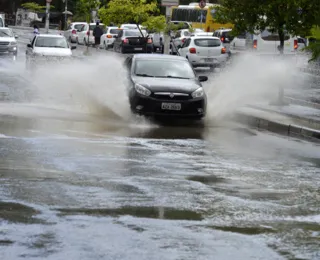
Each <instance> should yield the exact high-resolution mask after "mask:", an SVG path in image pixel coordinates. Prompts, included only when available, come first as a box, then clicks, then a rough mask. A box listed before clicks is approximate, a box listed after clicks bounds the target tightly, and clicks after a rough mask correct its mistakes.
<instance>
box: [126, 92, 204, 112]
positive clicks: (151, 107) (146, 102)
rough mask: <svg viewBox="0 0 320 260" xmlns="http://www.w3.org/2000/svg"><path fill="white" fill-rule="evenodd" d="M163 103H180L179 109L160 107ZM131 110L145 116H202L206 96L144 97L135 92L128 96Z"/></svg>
mask: <svg viewBox="0 0 320 260" xmlns="http://www.w3.org/2000/svg"><path fill="white" fill-rule="evenodd" d="M163 103H169V104H172V103H174V104H180V105H181V109H180V110H168V109H162V104H163ZM130 105H131V108H132V111H133V112H134V113H137V114H141V115H145V116H164V117H178V118H202V117H204V116H205V115H206V107H207V100H206V97H203V98H198V99H190V100H165V99H163V100H162V99H155V98H152V97H145V96H141V95H139V94H137V93H135V94H134V95H133V96H132V97H131V98H130Z"/></svg>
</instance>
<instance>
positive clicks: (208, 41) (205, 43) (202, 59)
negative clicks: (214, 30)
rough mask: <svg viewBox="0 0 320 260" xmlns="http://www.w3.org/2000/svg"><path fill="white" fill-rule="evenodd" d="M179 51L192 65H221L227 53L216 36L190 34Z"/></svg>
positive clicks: (213, 66) (225, 59) (212, 66)
mask: <svg viewBox="0 0 320 260" xmlns="http://www.w3.org/2000/svg"><path fill="white" fill-rule="evenodd" d="M179 53H180V55H181V56H182V57H186V58H187V59H188V60H189V62H190V63H191V65H192V66H193V67H210V68H211V69H213V68H215V67H219V66H223V65H224V64H225V62H226V61H227V58H228V55H227V52H226V48H225V47H224V46H223V44H222V42H221V40H220V39H219V38H218V37H213V36H212V37H206V36H200V37H198V36H192V37H190V38H188V39H186V40H185V42H184V43H183V45H182V46H181V48H180V49H179Z"/></svg>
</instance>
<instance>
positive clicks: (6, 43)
mask: <svg viewBox="0 0 320 260" xmlns="http://www.w3.org/2000/svg"><path fill="white" fill-rule="evenodd" d="M0 45H2V46H3V45H9V42H0Z"/></svg>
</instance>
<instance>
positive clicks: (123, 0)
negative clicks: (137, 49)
mask: <svg viewBox="0 0 320 260" xmlns="http://www.w3.org/2000/svg"><path fill="white" fill-rule="evenodd" d="M157 12H158V6H157V1H156V0H152V1H151V2H150V1H149V2H148V3H147V1H146V0H111V1H110V2H109V3H108V4H107V6H105V7H102V8H100V10H99V17H100V19H101V20H102V22H103V23H104V24H110V23H114V24H117V25H120V24H123V23H138V24H142V23H144V22H146V21H147V20H148V19H149V18H150V17H151V16H152V15H153V14H156V13H157Z"/></svg>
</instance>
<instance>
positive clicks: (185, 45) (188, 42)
mask: <svg viewBox="0 0 320 260" xmlns="http://www.w3.org/2000/svg"><path fill="white" fill-rule="evenodd" d="M190 42H191V39H190V38H188V39H186V40H185V42H184V43H183V44H182V47H181V48H186V47H188V46H189V45H190Z"/></svg>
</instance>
